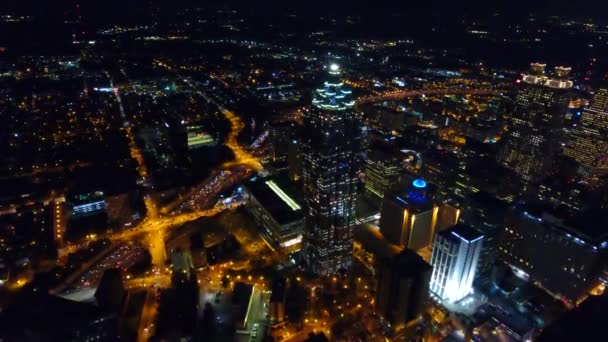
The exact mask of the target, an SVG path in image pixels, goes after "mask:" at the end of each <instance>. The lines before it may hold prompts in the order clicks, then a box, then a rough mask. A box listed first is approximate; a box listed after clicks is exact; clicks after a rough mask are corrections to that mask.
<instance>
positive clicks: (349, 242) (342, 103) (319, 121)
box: [301, 64, 361, 275]
mask: <svg viewBox="0 0 608 342" xmlns="http://www.w3.org/2000/svg"><path fill="white" fill-rule="evenodd" d="M328 71H329V72H328V77H327V80H326V81H325V82H324V83H323V87H321V88H319V89H317V90H316V91H315V93H314V94H313V100H312V106H311V107H310V108H308V109H307V110H306V111H305V113H304V127H303V133H302V140H301V143H302V155H303V165H302V166H303V167H302V178H303V186H304V194H305V199H306V200H305V202H306V216H305V232H304V256H305V258H306V261H307V263H308V265H309V267H310V270H311V271H312V272H314V273H317V274H320V275H329V274H333V273H335V272H336V271H338V270H339V269H348V268H350V266H351V264H352V249H353V230H354V227H355V201H356V197H357V163H356V160H355V156H356V154H357V153H358V152H359V150H360V145H361V138H360V136H361V127H360V125H361V115H360V114H359V113H358V112H356V111H355V110H354V109H353V106H354V101H353V99H352V93H351V90H350V89H348V88H346V87H344V84H343V83H342V81H341V80H340V68H339V67H338V65H336V64H332V65H330V66H329V68H328Z"/></svg>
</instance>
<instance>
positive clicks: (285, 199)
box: [245, 176, 304, 252]
mask: <svg viewBox="0 0 608 342" xmlns="http://www.w3.org/2000/svg"><path fill="white" fill-rule="evenodd" d="M245 189H246V192H247V194H248V196H247V203H246V205H245V208H246V209H247V211H248V212H249V213H250V214H251V216H253V219H254V220H255V221H256V223H257V224H258V225H259V226H260V227H262V229H261V231H260V235H261V236H262V237H263V238H264V240H266V242H268V243H269V244H271V245H273V246H274V247H276V248H278V249H287V250H284V251H285V252H290V251H294V250H298V249H300V247H301V242H302V230H303V229H304V210H303V208H302V207H303V203H302V199H301V192H300V191H298V190H299V189H296V187H295V186H293V184H291V183H290V182H289V179H287V178H286V177H285V176H283V177H268V178H263V179H262V178H259V179H258V180H256V181H251V182H248V183H246V184H245Z"/></svg>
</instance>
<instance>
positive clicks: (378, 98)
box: [357, 89, 500, 105]
mask: <svg viewBox="0 0 608 342" xmlns="http://www.w3.org/2000/svg"><path fill="white" fill-rule="evenodd" d="M498 94H500V91H498V90H485V89H426V90H424V89H423V90H404V91H392V92H387V93H384V94H380V95H372V96H363V97H360V98H359V99H357V104H358V105H361V104H366V103H373V102H382V101H393V100H403V99H408V98H411V97H419V96H438V95H439V96H443V95H475V96H491V95H498Z"/></svg>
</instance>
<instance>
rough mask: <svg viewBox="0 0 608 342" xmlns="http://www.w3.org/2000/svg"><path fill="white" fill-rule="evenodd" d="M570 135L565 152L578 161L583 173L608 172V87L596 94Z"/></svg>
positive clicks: (584, 174) (585, 174)
mask: <svg viewBox="0 0 608 342" xmlns="http://www.w3.org/2000/svg"><path fill="white" fill-rule="evenodd" d="M569 138H570V139H569V141H568V143H567V144H566V146H565V147H564V150H563V153H564V155H566V156H568V157H571V158H573V159H574V160H576V161H577V162H578V163H579V172H580V174H581V175H583V176H590V175H593V174H595V175H601V174H606V173H608V87H603V88H600V89H599V90H598V91H597V93H596V94H595V95H594V96H593V99H592V100H591V104H590V106H589V107H588V108H585V110H584V111H583V114H582V117H581V124H580V125H578V126H577V127H575V128H574V129H573V130H572V131H571V132H570V137H569Z"/></svg>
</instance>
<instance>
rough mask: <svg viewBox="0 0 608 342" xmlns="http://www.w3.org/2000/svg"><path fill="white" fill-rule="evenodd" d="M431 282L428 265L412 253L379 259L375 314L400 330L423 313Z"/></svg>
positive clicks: (404, 251) (407, 250) (407, 251)
mask: <svg viewBox="0 0 608 342" xmlns="http://www.w3.org/2000/svg"><path fill="white" fill-rule="evenodd" d="M430 279H431V266H430V265H429V264H427V263H426V261H424V260H423V259H422V257H421V256H419V255H418V254H416V253H414V252H413V251H412V250H409V249H405V250H403V251H402V252H401V253H399V254H397V255H396V256H394V257H392V258H384V259H382V260H380V262H379V263H378V289H377V291H376V312H378V314H379V315H380V316H382V318H384V320H386V321H387V322H388V323H390V324H391V325H392V327H393V329H395V331H398V330H400V329H401V328H403V327H404V326H405V325H406V323H408V322H410V321H412V320H413V319H416V318H417V317H419V316H420V315H421V314H422V313H423V312H424V303H425V301H426V300H427V298H428V295H429V281H430Z"/></svg>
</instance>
